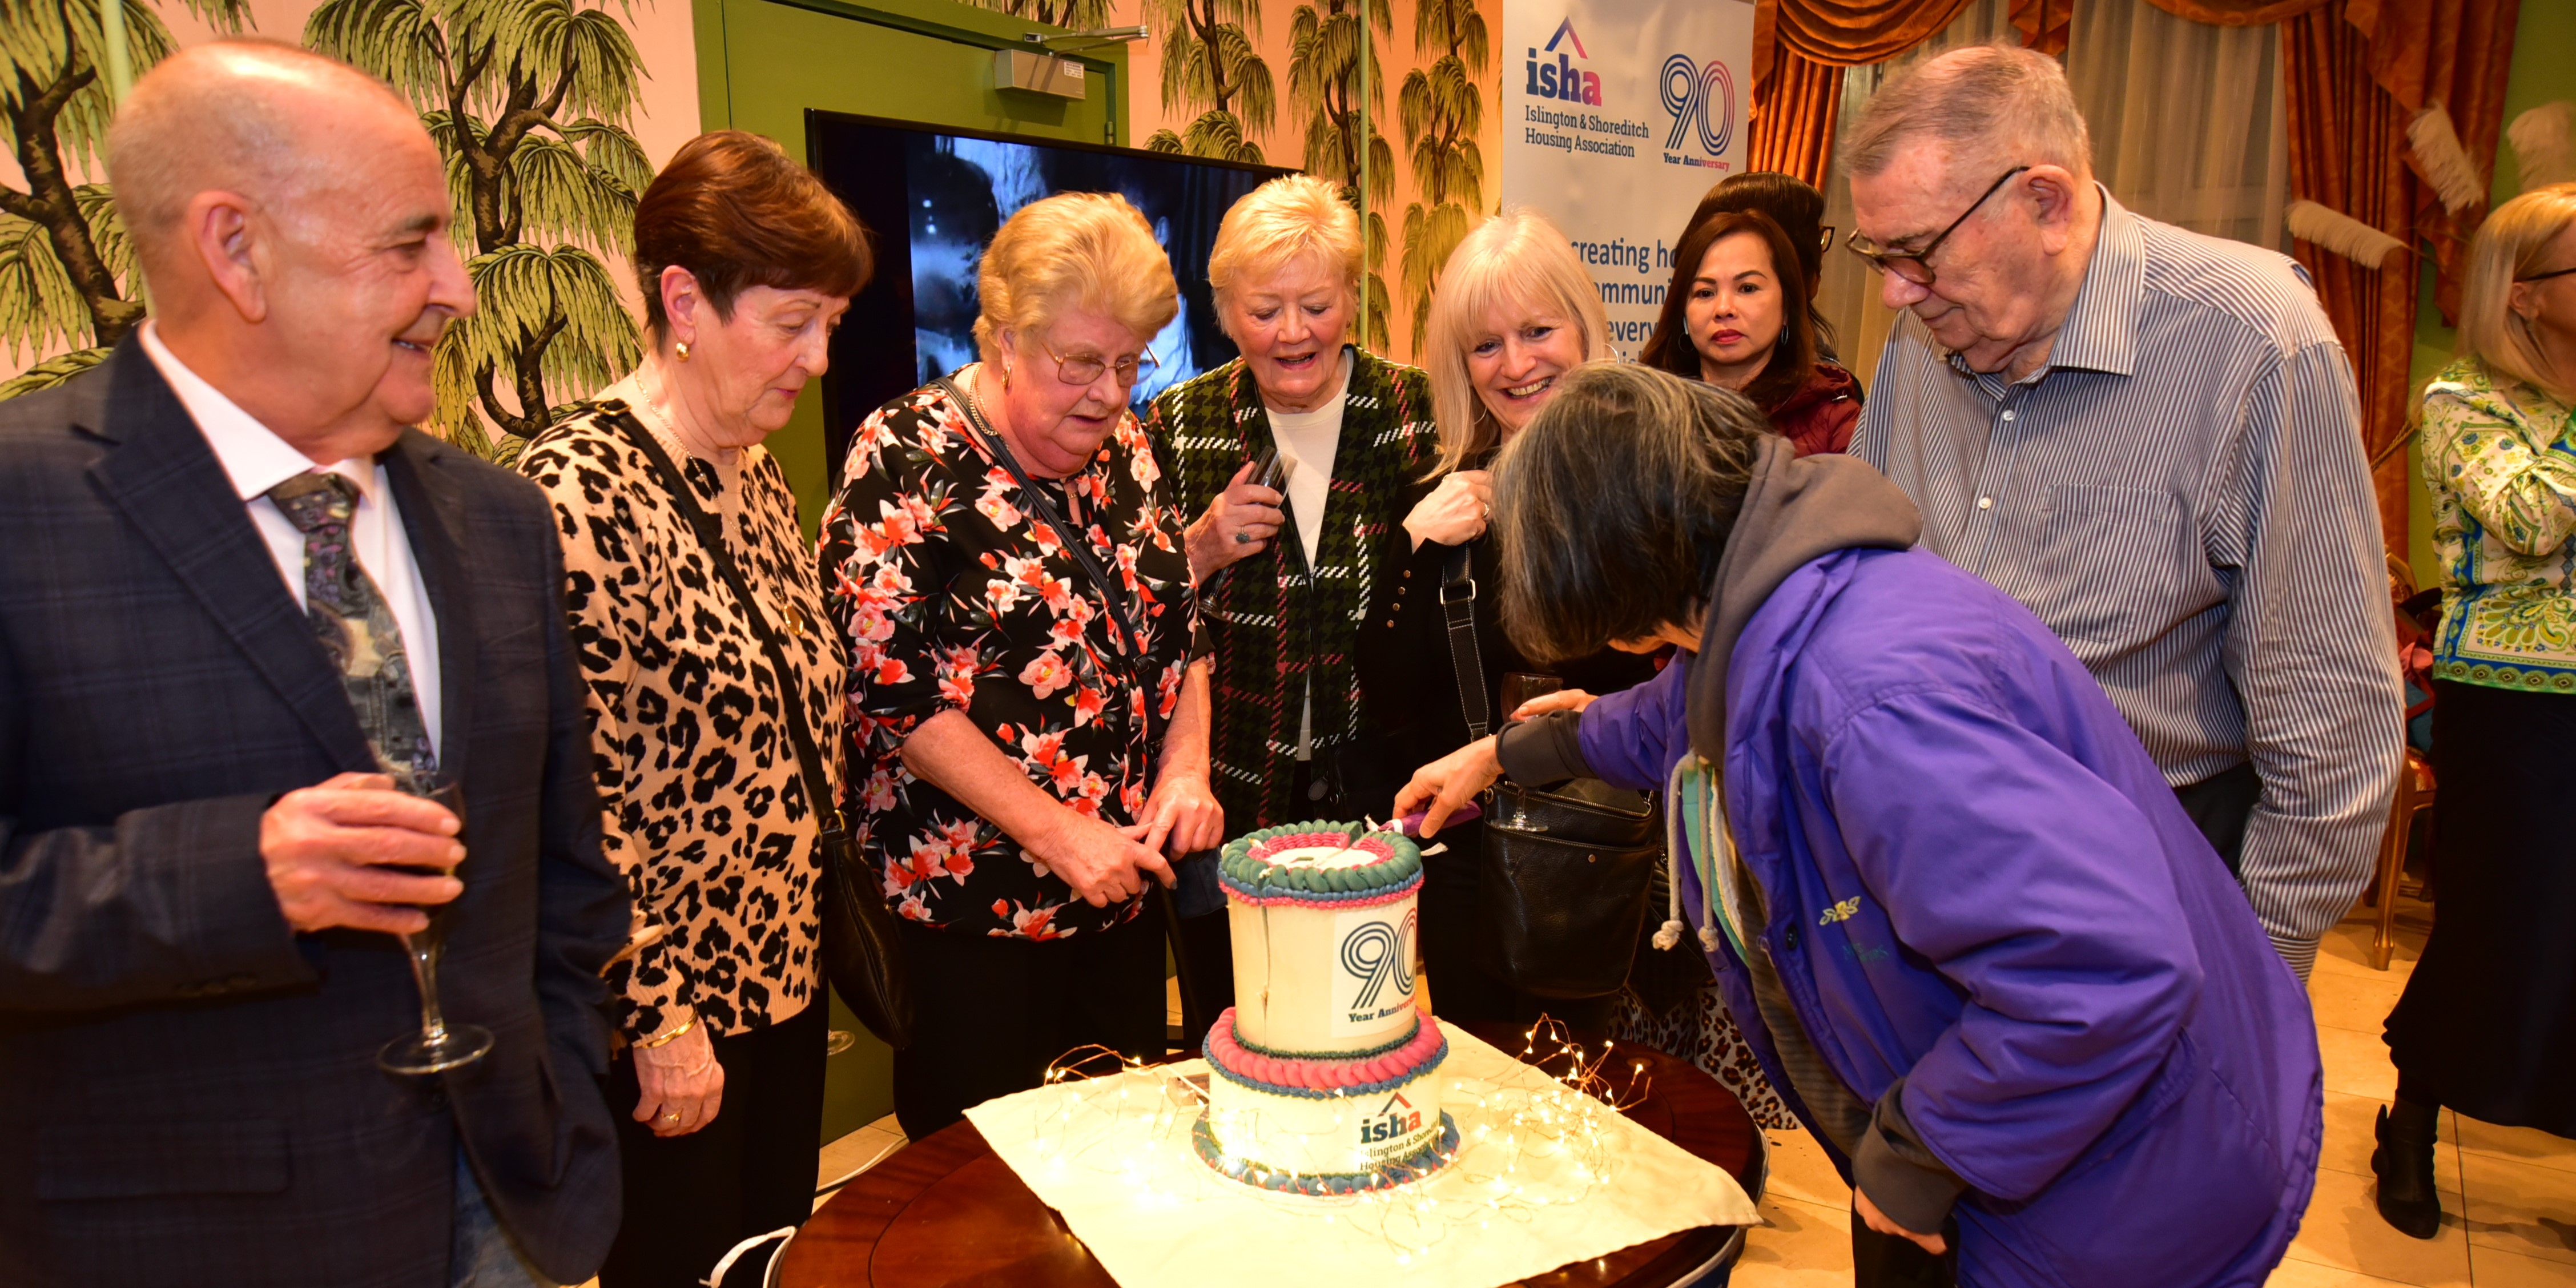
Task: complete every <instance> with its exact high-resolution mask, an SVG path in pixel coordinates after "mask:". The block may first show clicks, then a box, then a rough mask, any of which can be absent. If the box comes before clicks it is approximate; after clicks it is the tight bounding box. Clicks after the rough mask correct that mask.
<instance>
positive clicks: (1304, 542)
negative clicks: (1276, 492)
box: [1263, 350, 1351, 760]
mask: <svg viewBox="0 0 2576 1288" xmlns="http://www.w3.org/2000/svg"><path fill="white" fill-rule="evenodd" d="M1350 396H1351V357H1350V352H1349V351H1348V350H1344V351H1343V353H1342V385H1341V389H1340V390H1339V391H1338V392H1336V393H1335V394H1334V395H1333V396H1332V397H1331V398H1329V399H1327V400H1325V402H1324V405H1323V406H1321V407H1318V408H1316V409H1315V410H1313V411H1281V410H1279V409H1278V408H1276V407H1268V406H1265V407H1264V408H1263V410H1264V411H1266V412H1268V413H1269V414H1270V436H1271V438H1273V439H1275V440H1276V441H1277V442H1278V444H1279V459H1280V462H1281V463H1282V464H1284V465H1286V466H1287V468H1288V486H1287V489H1286V490H1287V493H1288V509H1289V511H1290V512H1291V513H1293V514H1294V515H1295V516H1296V518H1297V544H1298V545H1299V546H1300V547H1301V548H1303V549H1304V550H1305V552H1306V563H1307V564H1308V566H1310V567H1311V566H1312V565H1313V564H1314V562H1315V551H1316V548H1317V547H1318V546H1319V545H1321V544H1322V542H1323V540H1324V506H1325V505H1326V503H1327V502H1328V501H1329V499H1330V498H1329V496H1328V495H1327V493H1328V490H1329V488H1330V485H1331V484H1332V481H1333V456H1334V454H1335V453H1336V452H1337V451H1339V450H1340V448H1341V445H1342V406H1343V404H1345V403H1347V402H1349V401H1350ZM1314 683H1315V682H1314V681H1313V680H1312V679H1309V680H1307V682H1306V697H1305V710H1304V711H1303V712H1302V713H1300V714H1299V715H1298V717H1297V759H1299V760H1310V759H1312V758H1313V757H1314V754H1315V747H1314V742H1315V689H1314Z"/></svg>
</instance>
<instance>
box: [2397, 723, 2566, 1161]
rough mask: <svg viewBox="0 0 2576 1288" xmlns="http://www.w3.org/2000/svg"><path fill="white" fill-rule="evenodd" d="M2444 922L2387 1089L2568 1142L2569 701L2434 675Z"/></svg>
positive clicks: (2420, 972) (2414, 986)
mask: <svg viewBox="0 0 2576 1288" xmlns="http://www.w3.org/2000/svg"><path fill="white" fill-rule="evenodd" d="M2433 692H2434V693H2435V694H2436V695H2437V701H2436V702H2435V703H2434V706H2433V767H2434V769H2435V771H2436V772H2438V773H2439V774H2440V775H2441V782H2442V795H2441V807H2440V812H2441V823H2440V826H2438V827H2436V828H2435V829H2434V832H2433V845H2434V868H2435V870H2436V871H2437V872H2439V873H2440V874H2441V880H2442V889H2441V903H2440V904H2439V911H2438V913H2437V915H2436V916H2435V917H2434V918H2433V936H2432V938H2431V940H2429V941H2428V942H2426V944H2425V945H2424V956H2423V959H2422V960H2420V961H2418V962H2416V963H2415V973H2414V974H2413V975H2412V976H2411V977H2409V978H2408V979H2407V981H2406V991H2405V993H2404V994H2403V995H2402V996H2400V997H2399V998H2398V1001H2397V1007H2396V1009H2395V1010H2393V1011H2391V1012H2390V1013H2389V1016H2388V1025H2387V1038H2388V1055H2389V1059H2390V1060H2391V1062H2393V1063H2394V1064H2396V1066H2397V1094H2398V1095H2399V1096H2400V1097H2402V1098H2404V1099H2406V1100H2409V1101H2413V1102H2414V1103H2416V1104H2419V1105H2433V1104H2440V1105H2447V1106H2449V1107H2450V1108H2452V1109H2456V1110H2458V1111H2459V1112H2461V1113H2463V1114H2467V1115H2468V1116H2470V1117H2472V1118H2476V1119H2480V1120H2482V1121H2485V1122H2491V1123H2496V1124H2498V1125H2501V1126H2507V1127H2534V1128H2538V1129H2539V1130H2541V1131H2545V1132H2549V1133H2552V1134H2553V1135H2558V1136H2576V935H2571V934H2569V933H2568V927H2569V926H2570V925H2571V924H2576V832H2571V831H2570V830H2569V829H2568V827H2567V820H2566V814H2567V807H2566V804H2565V800H2566V797H2565V796H2564V795H2563V793H2564V792H2565V791H2566V790H2567V787H2566V783H2567V769H2566V756H2567V748H2568V747H2569V746H2570V745H2571V744H2576V697H2571V696H2568V695H2566V694H2560V693H2528V692H2521V691H2518V690H2513V689H2499V688H2493V687H2490V686H2487V685H2478V684H2462V683H2460V682H2458V681H2454V680H2435V681H2434V682H2433Z"/></svg>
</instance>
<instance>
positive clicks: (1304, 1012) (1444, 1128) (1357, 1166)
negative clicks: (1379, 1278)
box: [1195, 823, 1458, 1194]
mask: <svg viewBox="0 0 2576 1288" xmlns="http://www.w3.org/2000/svg"><path fill="white" fill-rule="evenodd" d="M1219 872H1220V873H1221V879H1222V881H1223V883H1224V886H1225V894H1226V907H1227V915H1228V917H1229V918H1230V920H1231V924H1232V930H1233V937H1234V1005H1233V1006H1232V1007H1231V1008H1229V1009H1227V1010H1226V1012H1225V1013H1224V1014H1222V1015H1220V1016H1218V1017H1217V1021H1216V1027H1215V1028H1213V1029H1211V1030H1209V1032H1208V1037H1207V1046H1206V1054H1207V1060H1208V1066H1209V1070H1210V1074H1209V1078H1208V1097H1207V1112H1206V1114H1204V1115H1203V1116H1202V1117H1201V1118H1200V1119H1199V1122H1198V1126H1197V1128H1196V1131H1195V1140H1196V1143H1197V1146H1198V1151H1199V1156H1200V1157H1201V1158H1204V1159H1205V1160H1207V1162H1208V1164H1209V1165H1210V1166H1212V1167H1214V1168H1216V1170H1217V1171H1219V1172H1221V1173H1223V1174H1225V1175H1227V1176H1230V1177H1233V1178H1235V1179H1236V1180H1240V1181H1244V1182H1246V1183H1248V1184H1253V1185H1259V1186H1261V1187H1263V1188H1265V1189H1271V1190H1277V1191H1281V1192H1285V1193H1297V1194H1348V1193H1352V1192H1355V1191H1359V1190H1370V1189H1379V1188H1383V1187H1386V1186H1390V1185H1401V1184H1403V1183H1405V1182H1407V1181H1411V1180H1416V1179H1419V1178H1421V1177H1422V1176H1424V1175H1427V1174H1428V1173H1430V1172H1432V1171H1433V1170H1436V1169H1437V1168H1439V1167H1440V1166H1442V1165H1443V1164H1445V1163H1446V1162H1448V1160H1449V1159H1450V1158H1452V1157H1454V1156H1455V1155H1456V1154H1457V1152H1458V1128H1457V1124H1456V1123H1455V1122H1454V1121H1452V1120H1451V1118H1450V1117H1449V1115H1447V1114H1444V1113H1442V1112H1441V1111H1440V1084H1439V1073H1440V1065H1441V1062H1442V1061H1443V1060H1444V1059H1446V1058H1447V1057H1448V1054H1449V1042H1448V1039H1447V1038H1445V1037H1444V1036H1442V1034H1441V1031H1440V1022H1439V1021H1437V1020H1435V1019H1433V1018H1431V1017H1430V1016H1429V1015H1426V1014H1424V1013H1423V1012H1422V1011H1421V1010H1420V1009H1418V1008H1417V1007H1416V1006H1415V1005H1414V978H1413V944H1414V936H1415V933H1416V930H1417V928H1418V924H1419V920H1420V918H1419V914H1418V912H1417V909H1416V899H1417V897H1418V896H1419V895H1420V893H1421V890H1422V854H1421V852H1420V851H1419V850H1418V849H1416V848H1415V846H1414V844H1413V842H1412V841H1411V840H1408V839H1407V838H1405V837H1404V836H1403V835H1402V834H1401V833H1397V832H1386V831H1368V830H1367V829H1366V825H1364V824H1358V823H1294V824H1290V825H1288V826H1285V827H1274V828H1268V829H1265V830H1263V831H1259V832H1254V833H1252V834H1251V835H1249V836H1244V837H1239V838H1237V839H1236V840H1234V841H1232V842H1230V843H1228V844H1227V845H1226V847H1225V851H1224V854H1223V857H1222V858H1221V859H1220V861H1219Z"/></svg>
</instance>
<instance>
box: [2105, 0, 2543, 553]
mask: <svg viewBox="0 0 2576 1288" xmlns="http://www.w3.org/2000/svg"><path fill="white" fill-rule="evenodd" d="M2178 2H2179V0H2155V3H2157V4H2159V5H2162V6H2164V7H2166V8H2168V9H2170V8H2173V7H2174V6H2175V3H2178ZM2520 14H2521V4H2520V0H2397V2H2395V3H2388V2H2384V0H2328V2H2327V3H2325V4H2321V5H2318V6H2316V7H2315V8H2313V9H2311V10H2309V11H2308V12H2306V13H2303V14H2300V15H2298V16H2296V17H2294V18H2291V19H2290V20H2289V21H2287V22H2285V23H2283V24H2282V30H2281V34H2282V46H2281V48H2282V62H2283V64H2284V68H2285V71H2286V73H2287V77H2288V81H2289V96H2290V122H2289V124H2290V189H2291V193H2292V195H2294V196H2297V197H2302V198H2305V199H2307V200H2310V201H2314V202H2317V203H2319V204H2321V205H2324V206H2327V207H2329V208H2331V209H2334V210H2340V211H2342V212H2344V213H2345V214H2348V215H2351V216H2352V217H2353V218H2355V219H2358V220H2361V221H2362V222H2363V223H2366V224H2369V225H2370V226H2372V227H2374V228H2377V229H2379V230H2380V231H2382V232H2385V233H2387V234H2388V235H2389V236H2391V237H2394V238H2396V239H2398V240H2399V241H2400V242H2402V243H2404V244H2405V245H2406V247H2407V248H2408V250H2409V251H2410V252H2412V251H2414V249H2415V248H2416V247H2417V246H2419V245H2421V244H2426V243H2429V244H2430V245H2431V247H2432V250H2433V262H2434V265H2435V284H2434V292H2435V298H2436V303H2437V305H2438V306H2439V307H2440V308H2441V309H2442V312H2443V317H2444V320H2445V321H2449V320H2451V319H2452V317H2453V315H2454V314H2455V312H2456V309H2457V303H2458V289H2459V288H2458V284H2457V282H2456V280H2455V278H2454V273H2453V270H2454V269H2455V268H2456V267H2458V266H2459V261H2460V259H2461V257H2462V255H2463V254H2464V253H2465V251H2466V250H2467V242H2468V237H2469V234H2470V232H2471V231H2472V230H2474V229H2475V228H2476V227H2477V224H2478V221H2479V220H2481V219H2483V218H2485V216H2486V211H2485V209H2484V205H2483V203H2481V204H2480V205H2478V206H2472V207H2470V208H2469V209H2467V210H2465V211H2462V212H2461V213H2460V214H2459V215H2458V216H2456V217H2455V216H2453V215H2451V214H2450V213H2449V212H2447V211H2445V210H2444V209H2443V208H2442V205H2441V202H2440V201H2439V199H2437V198H2436V197H2435V196H2434V195H2433V192H2432V189H2431V186H2430V185H2429V184H2426V183H2424V182H2423V181H2422V176H2421V174H2420V169H2421V167H2420V164H2419V163H2418V162H2417V160H2416V158H2415V156H2414V153H2413V152H2412V151H2411V150H2409V148H2408V147H2407V142H2406V123H2407V122H2408V121H2409V120H2411V119H2413V118H2414V115H2415V113H2416V112H2418V111H2420V110H2422V109H2423V108H2425V107H2426V106H2429V105H2433V104H2440V105H2441V106H2442V107H2443V108H2444V109H2445V110H2446V111H2448V112H2449V113H2450V115H2451V119H2452V122H2453V123H2454V125H2455V126H2456V127H2457V128H2458V130H2459V133H2460V141H2461V144H2462V146H2464V147H2465V148H2466V149H2467V150H2468V154H2469V156H2470V158H2471V159H2472V160H2473V161H2477V162H2479V163H2481V166H2482V168H2488V167H2492V165H2493V162H2494V158H2495V152H2496V137H2497V135H2498V133H2499V132H2500V131H2501V129H2502V126H2503V117H2504V88H2505V80H2506V76H2507V74H2508V73H2509V71H2510V70H2511V63H2512V59H2513V29H2514V21H2515V19H2516V18H2518V17H2519V16H2520ZM2293 249H2294V251H2295V253H2296V254H2297V255H2298V257H2299V260H2300V262H2301V263H2304V264H2306V265H2307V266H2308V270H2309V272H2310V273H2311V274H2312V275H2314V276H2315V278H2316V282H2317V293H2318V295H2319V296H2321V297H2322V298H2323V299H2324V301H2325V306H2326V315H2327V316H2328V317H2330V318H2332V319H2333V320H2334V324H2335V332H2336V334H2337V335H2339V336H2341V337H2342V338H2343V343H2344V348H2345V349H2346V350H2347V351H2349V352H2350V353H2351V354H2352V364H2353V375H2354V376H2355V378H2356V379H2357V380H2358V381H2359V382H2360V385H2361V404H2362V441H2363V444H2364V445H2365V446H2366V447H2368V448H2369V450H2370V459H2371V462H2372V467H2373V468H2372V473H2373V476H2374V478H2375V480H2376V482H2377V486H2378V489H2379V512H2380V521H2381V523H2382V524H2383V526H2384V527H2385V528H2386V530H2387V533H2388V540H2389V544H2390V545H2391V546H2393V547H2395V548H2397V549H2401V550H2402V549H2404V548H2405V541H2406V529H2407V505H2406V453H2405V452H2404V450H2403V448H2404V445H2405V443H2406V441H2407V439H2408V437H2409V436H2410V434H2411V433H2412V432H2413V431H2412V428H2411V426H2410V413H2411V412H2412V411H2413V407H2412V406H2411V404H2412V402H2413V399H2414V392H2415V391H2414V387H2413V382H2412V380H2411V378H2410V377H2411V374H2412V373H2411V368H2412V366H2413V362H2414V344H2415V306H2416V282H2417V280H2418V273H2419V270H2418V268H2417V265H2418V264H2419V263H2420V261H2419V260H2418V259H2416V258H2415V256H2414V255H2413V254H2412V253H2410V254H2408V255H2407V256H2405V257H2404V258H2403V259H2398V258H2392V259H2391V260H2390V262H2389V264H2388V265H2387V267H2385V268H2383V269H2380V270H2376V271H2373V270H2370V269H2365V268H2362V267H2361V266H2360V265H2358V264H2354V263H2352V262H2351V261H2349V260H2346V259H2343V258H2341V257H2339V256H2336V255H2332V254H2327V253H2324V252H2320V251H2318V250H2317V249H2316V248H2315V247H2313V246H2310V245H2308V244H2307V243H2305V242H2297V243H2293Z"/></svg>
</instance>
